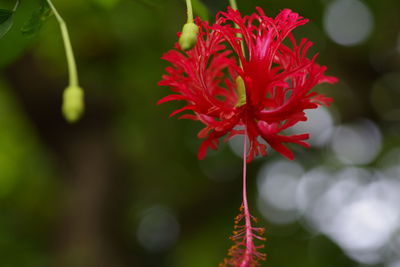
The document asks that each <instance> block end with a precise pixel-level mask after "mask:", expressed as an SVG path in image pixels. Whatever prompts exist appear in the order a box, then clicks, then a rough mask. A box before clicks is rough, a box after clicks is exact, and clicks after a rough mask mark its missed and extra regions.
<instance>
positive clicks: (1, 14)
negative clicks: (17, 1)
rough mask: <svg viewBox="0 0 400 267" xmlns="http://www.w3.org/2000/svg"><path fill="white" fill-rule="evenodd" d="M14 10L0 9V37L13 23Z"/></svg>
mask: <svg viewBox="0 0 400 267" xmlns="http://www.w3.org/2000/svg"><path fill="white" fill-rule="evenodd" d="M13 15H14V12H13V11H11V10H6V9H0V38H2V37H3V36H4V35H5V34H6V33H7V32H8V31H9V30H10V29H11V26H12V24H13Z"/></svg>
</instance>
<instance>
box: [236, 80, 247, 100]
mask: <svg viewBox="0 0 400 267" xmlns="http://www.w3.org/2000/svg"><path fill="white" fill-rule="evenodd" d="M236 91H237V94H238V102H237V104H236V107H237V108H239V107H241V106H243V105H244V104H246V86H245V84H244V81H243V79H242V77H240V76H238V77H237V78H236Z"/></svg>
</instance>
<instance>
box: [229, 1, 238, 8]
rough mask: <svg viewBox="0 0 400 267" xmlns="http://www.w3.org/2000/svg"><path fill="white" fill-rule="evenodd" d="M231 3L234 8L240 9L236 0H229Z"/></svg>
mask: <svg viewBox="0 0 400 267" xmlns="http://www.w3.org/2000/svg"><path fill="white" fill-rule="evenodd" d="M229 4H230V5H231V7H232V9H233V10H238V6H237V4H236V0H229Z"/></svg>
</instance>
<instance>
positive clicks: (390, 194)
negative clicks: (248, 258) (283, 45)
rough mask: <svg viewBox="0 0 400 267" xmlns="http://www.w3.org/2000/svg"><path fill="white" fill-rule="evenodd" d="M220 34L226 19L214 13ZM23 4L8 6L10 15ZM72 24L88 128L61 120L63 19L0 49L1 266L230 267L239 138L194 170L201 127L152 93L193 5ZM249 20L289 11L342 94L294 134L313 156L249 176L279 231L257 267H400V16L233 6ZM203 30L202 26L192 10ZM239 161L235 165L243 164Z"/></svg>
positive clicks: (114, 5) (113, 8) (344, 2)
mask: <svg viewBox="0 0 400 267" xmlns="http://www.w3.org/2000/svg"><path fill="white" fill-rule="evenodd" d="M203 3H204V4H205V6H206V7H207V10H208V15H209V18H210V20H211V21H212V20H213V18H214V17H215V14H216V13H217V12H218V11H219V10H224V9H226V6H227V3H228V1H227V0H226V1H223V0H207V1H206V0H204V1H203ZM13 4H14V1H11V0H1V2H0V8H11V7H12V6H13ZM54 4H55V5H56V7H57V8H58V10H59V12H60V13H61V15H62V16H63V17H64V19H65V20H66V21H67V23H68V27H69V30H70V35H71V39H72V43H73V47H74V50H75V54H76V58H77V62H78V69H79V74H80V82H81V86H82V87H83V88H84V89H85V92H86V100H87V102H86V103H87V106H86V113H85V115H84V117H83V119H82V120H81V121H80V122H79V123H77V124H74V125H69V124H67V123H66V122H65V121H64V119H63V117H62V115H61V112H60V109H61V98H62V91H63V89H64V88H65V87H66V86H67V79H68V77H67V69H66V61H65V55H64V50H63V46H62V40H61V36H60V32H59V28H58V24H57V23H56V21H55V19H54V17H51V18H50V19H49V20H48V21H47V22H46V23H45V24H44V26H43V28H42V29H41V31H40V33H39V34H38V35H37V36H35V37H33V38H27V37H25V36H23V35H22V34H21V32H20V29H21V27H22V26H23V25H24V23H25V22H26V21H27V20H28V19H29V17H30V16H31V14H32V12H33V11H35V10H36V9H38V6H39V0H30V1H22V3H21V5H20V7H19V8H18V10H17V12H16V14H15V21H14V26H13V28H12V29H11V31H10V32H9V33H8V34H7V35H6V36H5V37H3V38H2V39H0V127H1V131H0V266H13V267H14V266H15V267H25V266H26V267H36V266H38V267H39V266H40V267H42V266H57V267H58V266H60V267H63V266H68V267H81V266H82V267H90V266H96V267H100V266H107V267H110V266H112V267H119V266H138V267H153V266H154V267H164V266H165V267H208V266H218V263H219V262H221V261H222V260H223V258H224V257H225V255H226V251H227V249H228V248H229V246H230V245H231V243H230V240H229V239H228V236H229V235H230V234H231V231H232V227H233V218H234V217H235V215H236V214H237V213H238V208H239V206H240V203H241V158H240V156H237V151H238V149H239V150H240V138H239V139H234V140H233V141H232V142H231V143H230V144H226V145H222V146H221V149H220V150H219V151H217V152H211V153H209V154H208V155H209V156H208V157H207V158H206V159H205V160H203V161H198V160H197V157H196V154H197V149H198V146H199V144H200V142H201V141H200V140H198V139H197V137H196V133H197V132H198V131H199V130H200V129H201V125H200V124H198V123H196V122H192V121H179V120H177V119H168V114H169V113H170V112H171V111H173V110H174V109H176V108H178V107H180V105H181V103H171V104H164V105H161V106H157V105H156V102H157V100H158V99H160V98H161V97H163V96H165V95H166V94H168V92H169V91H168V89H167V88H161V87H158V86H157V82H158V81H159V80H160V79H161V75H162V74H163V73H164V68H165V67H166V66H167V63H166V62H164V61H162V60H161V59H160V57H161V56H162V54H163V53H164V52H166V51H168V50H169V49H172V48H173V45H174V43H175V42H176V41H177V37H176V32H178V31H180V29H181V27H182V25H183V23H184V22H185V20H186V18H185V15H186V13H185V12H186V11H185V3H184V1H183V0H85V1H82V0H54ZM238 5H239V8H240V10H241V12H242V13H243V14H250V13H251V12H253V11H254V8H255V7H256V6H261V7H262V8H263V9H264V10H265V12H266V14H268V15H269V16H275V15H276V14H278V12H279V10H282V9H283V8H290V9H292V10H294V11H296V12H298V13H300V14H301V15H302V16H304V17H306V18H309V19H310V23H308V24H307V25H305V26H302V27H301V28H299V29H297V30H296V31H295V35H296V36H298V37H299V38H300V37H307V38H309V39H311V40H312V41H313V42H314V46H313V48H312V49H311V52H310V54H309V55H310V56H311V54H314V53H316V52H319V53H320V56H319V60H318V61H319V63H321V64H323V65H327V66H328V74H329V75H334V76H337V77H338V78H339V79H340V82H339V83H338V84H337V85H334V86H331V85H324V86H322V87H321V88H319V89H318V90H323V91H324V92H325V93H326V94H328V95H329V96H332V97H333V98H334V99H335V103H334V104H333V106H332V107H331V108H330V109H329V111H328V110H327V109H323V108H322V109H321V110H319V111H316V112H315V111H313V112H310V114H309V115H310V122H309V123H308V124H307V123H303V124H302V125H299V126H298V127H297V128H296V129H294V131H306V132H311V134H312V135H313V139H312V140H311V141H312V144H313V148H312V149H307V150H305V149H303V148H299V147H293V149H294V151H295V153H296V160H295V162H289V161H287V160H285V159H283V158H282V157H281V156H279V155H277V153H275V152H272V151H271V152H270V153H269V154H270V155H269V156H268V157H265V158H260V159H257V160H255V161H254V162H253V163H252V164H250V165H249V173H248V176H249V188H250V192H249V201H250V205H251V209H252V211H253V214H254V215H256V216H257V217H258V219H259V223H258V224H259V225H260V226H262V227H265V228H266V229H267V232H266V237H267V243H266V249H265V252H266V253H267V254H268V259H267V261H266V262H263V263H262V266H275V267H282V266H285V267H286V266H297V267H302V266H304V267H330V266H332V267H333V266H385V267H399V266H400V167H399V166H400V135H399V132H400V131H399V130H400V38H399V36H400V16H399V14H400V2H399V1H397V0H382V1H372V0H369V1H361V0H335V1H333V0H332V1H331V0H305V1H299V0H269V1H263V0H246V1H244V0H243V1H241V0H238ZM196 10H197V11H198V13H199V14H200V15H201V16H203V17H205V16H206V15H207V14H206V13H207V12H206V10H204V9H201V8H198V6H197V7H196ZM235 151H236V152H235Z"/></svg>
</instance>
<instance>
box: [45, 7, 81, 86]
mask: <svg viewBox="0 0 400 267" xmlns="http://www.w3.org/2000/svg"><path fill="white" fill-rule="evenodd" d="M47 3H48V4H49V6H50V8H51V10H52V11H53V13H54V15H55V16H56V19H57V21H58V24H59V25H60V29H61V35H62V38H63V42H64V48H65V54H66V56H67V63H68V73H69V86H79V84H78V71H77V68H76V63H75V57H74V52H73V50H72V45H71V40H70V38H69V34H68V28H67V24H66V23H65V21H64V19H63V18H62V17H61V16H60V14H59V13H58V11H57V9H56V8H55V7H54V5H53V3H52V2H51V0H47Z"/></svg>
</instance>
